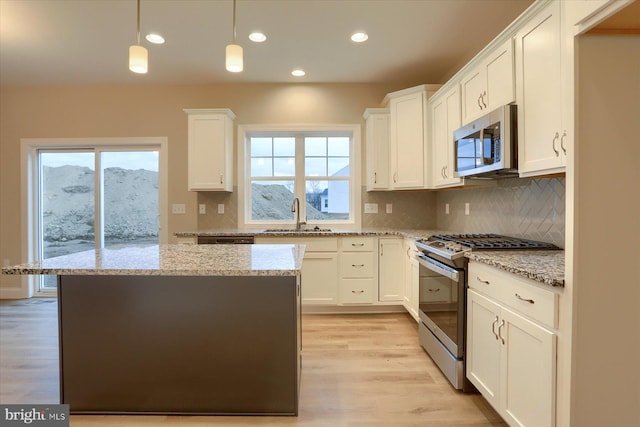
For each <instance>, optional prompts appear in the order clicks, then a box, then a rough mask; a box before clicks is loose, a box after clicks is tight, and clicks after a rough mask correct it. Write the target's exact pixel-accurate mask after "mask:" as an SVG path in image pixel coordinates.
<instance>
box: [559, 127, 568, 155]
mask: <svg viewBox="0 0 640 427" xmlns="http://www.w3.org/2000/svg"><path fill="white" fill-rule="evenodd" d="M566 136H567V131H566V130H565V131H564V132H563V133H562V138H560V148H562V151H563V152H564V154H565V155H566V154H567V149H566V148H565V146H564V138H565V137H566Z"/></svg>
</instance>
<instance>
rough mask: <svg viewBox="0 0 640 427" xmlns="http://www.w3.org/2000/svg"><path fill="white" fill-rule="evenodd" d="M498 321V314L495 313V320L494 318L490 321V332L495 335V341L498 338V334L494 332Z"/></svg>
mask: <svg viewBox="0 0 640 427" xmlns="http://www.w3.org/2000/svg"><path fill="white" fill-rule="evenodd" d="M497 323H498V315H497V314H496V320H494V321H493V322H492V323H491V332H493V335H494V336H495V337H496V341H498V340H499V338H498V334H496V324H497Z"/></svg>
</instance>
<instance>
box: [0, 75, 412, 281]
mask: <svg viewBox="0 0 640 427" xmlns="http://www.w3.org/2000/svg"><path fill="white" fill-rule="evenodd" d="M398 89H402V88H400V87H393V86H388V85H371V84H316V85H313V84H308V85H302V84H300V85H293V84H280V85H275V84H225V85H204V86H195V85H181V86H151V85H150V86H144V85H139V86H102V87H101V86H88V87H82V86H80V87H78V86H73V87H71V86H70V87H2V88H0V260H2V261H4V260H5V259H8V260H9V262H10V263H11V264H16V263H19V262H24V261H26V260H24V259H23V258H22V253H23V251H22V249H23V248H22V236H21V234H20V228H21V225H22V222H21V221H22V214H21V212H20V188H19V183H20V139H21V138H65V137H68V138H77V137H138V136H166V137H168V141H169V198H168V202H169V204H171V203H185V204H186V205H187V214H186V215H169V234H170V235H172V234H173V233H175V232H177V231H183V230H195V229H196V228H197V213H196V210H197V204H196V203H197V194H196V193H192V192H188V191H187V190H186V188H187V174H186V167H187V152H186V142H187V116H186V114H185V113H184V112H183V111H182V109H183V108H223V107H224V108H230V109H232V110H233V111H234V112H235V113H236V115H237V120H236V124H254V123H256V124H257V123H269V124H288V123H296V124H301V123H304V124H327V123H341V124H352V123H362V113H363V112H364V109H365V108H367V107H377V106H379V105H380V102H381V101H382V99H383V97H384V95H385V94H386V93H388V92H390V91H394V90H398ZM0 286H5V287H6V286H10V287H18V286H19V278H17V277H10V276H0Z"/></svg>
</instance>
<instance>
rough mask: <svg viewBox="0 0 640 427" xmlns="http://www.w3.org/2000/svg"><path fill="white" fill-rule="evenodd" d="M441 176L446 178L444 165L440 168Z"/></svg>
mask: <svg viewBox="0 0 640 427" xmlns="http://www.w3.org/2000/svg"><path fill="white" fill-rule="evenodd" d="M440 176H441V177H443V178H444V166H443V167H442V168H441V169H440Z"/></svg>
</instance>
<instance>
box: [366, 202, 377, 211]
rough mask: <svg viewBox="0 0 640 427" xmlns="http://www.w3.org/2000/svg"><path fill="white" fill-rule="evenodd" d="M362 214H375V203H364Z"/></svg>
mask: <svg viewBox="0 0 640 427" xmlns="http://www.w3.org/2000/svg"><path fill="white" fill-rule="evenodd" d="M364 213H371V214H377V213H378V204H377V203H365V204H364Z"/></svg>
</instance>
